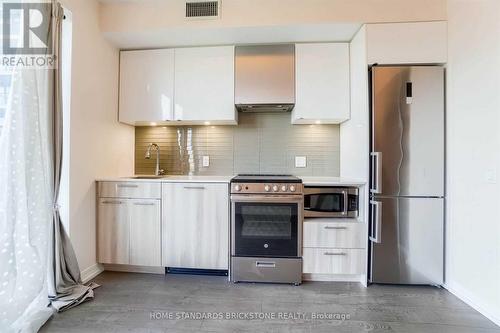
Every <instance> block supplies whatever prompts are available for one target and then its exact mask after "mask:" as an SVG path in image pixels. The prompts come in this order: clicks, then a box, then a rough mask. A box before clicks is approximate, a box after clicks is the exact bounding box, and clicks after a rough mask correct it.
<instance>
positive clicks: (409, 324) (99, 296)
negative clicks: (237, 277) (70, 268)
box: [41, 272, 500, 333]
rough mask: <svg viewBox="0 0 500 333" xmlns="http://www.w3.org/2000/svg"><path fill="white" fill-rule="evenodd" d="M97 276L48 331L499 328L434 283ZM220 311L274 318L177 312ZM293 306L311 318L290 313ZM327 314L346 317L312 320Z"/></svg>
mask: <svg viewBox="0 0 500 333" xmlns="http://www.w3.org/2000/svg"><path fill="white" fill-rule="evenodd" d="M95 282H97V283H99V284H101V285H102V286H101V287H100V288H98V289H96V290H95V299H94V300H93V301H90V302H88V303H85V304H83V305H81V306H79V307H77V308H74V309H71V310H69V311H67V312H64V313H61V314H57V315H55V316H54V317H53V318H52V319H50V320H49V321H48V322H47V323H46V324H45V326H44V327H43V328H42V330H41V331H42V332H405V333H406V332H429V333H431V332H432V333H441V332H445V333H447V332H449V333H465V332H467V333H469V332H500V328H499V327H497V326H495V325H494V324H493V323H492V322H490V321H489V320H488V319H486V318H485V317H483V316H482V315H480V314H479V313H478V312H476V311H474V310H473V309H471V308H470V307H469V306H467V305H466V304H465V303H463V302H461V301H460V300H459V299H457V298H456V297H454V296H453V295H451V294H450V293H449V292H447V291H446V290H443V289H436V288H431V287H399V286H382V285H374V286H371V287H369V288H363V287H362V286H360V285H359V284H357V283H329V282H309V283H304V284H303V285H301V286H299V287H293V286H288V285H270V284H232V283H229V282H227V280H226V278H224V277H205V276H188V275H166V276H162V275H150V274H131V273H114V272H105V273H103V274H101V275H99V276H98V277H97V278H95ZM221 312H222V313H223V314H222V315H226V313H229V315H241V316H244V315H248V316H250V315H252V314H253V315H255V316H262V315H267V316H268V318H267V319H233V320H226V319H218V318H215V319H210V318H205V319H199V320H197V319H176V317H177V316H184V315H186V316H188V315H189V316H202V315H204V316H205V317H207V316H209V314H213V313H216V316H219V315H221V314H220V313H221ZM291 313H300V314H301V315H305V316H306V318H291V319H290V318H285V316H291V315H292V314H291ZM320 313H328V314H334V315H335V314H336V315H338V316H341V315H344V317H345V318H346V319H345V320H335V319H315V320H313V319H311V316H312V315H313V314H320ZM272 315H274V316H275V318H271V316H272ZM162 316H163V318H162ZM168 316H172V317H173V319H168ZM152 317H154V318H157V319H152Z"/></svg>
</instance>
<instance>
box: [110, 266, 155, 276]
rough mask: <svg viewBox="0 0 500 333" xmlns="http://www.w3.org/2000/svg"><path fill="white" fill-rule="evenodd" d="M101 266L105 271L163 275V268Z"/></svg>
mask: <svg viewBox="0 0 500 333" xmlns="http://www.w3.org/2000/svg"><path fill="white" fill-rule="evenodd" d="M102 266H103V267H104V270H105V271H113V272H129V273H146V274H165V267H155V266H135V265H116V264H103V265H102Z"/></svg>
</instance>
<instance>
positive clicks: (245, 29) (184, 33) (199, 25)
mask: <svg viewBox="0 0 500 333" xmlns="http://www.w3.org/2000/svg"><path fill="white" fill-rule="evenodd" d="M102 2H103V4H102V9H101V27H102V31H103V33H104V34H105V36H106V37H107V38H108V39H109V40H110V41H112V42H113V43H114V44H115V45H118V46H119V47H120V48H155V47H169V46H180V45H181V46H187V45H211V44H235V43H236V44H240V43H244V44H252V43H276V42H314V41H316V42H317V41H345V42H348V41H350V40H351V39H352V36H353V35H354V34H355V32H356V31H357V30H358V29H359V27H360V26H361V24H362V23H371V22H405V21H414V22H416V21H435V20H445V19H446V0H383V1H381V0H348V1H346V0H223V1H222V9H221V17H220V18H218V19H215V20H211V19H208V20H207V19H201V20H196V19H186V18H185V17H184V15H185V0H169V1H164V0H150V1H143V0H142V1H141V0H123V1H121V0H118V1H116V0H107V1H102Z"/></svg>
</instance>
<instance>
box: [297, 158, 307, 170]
mask: <svg viewBox="0 0 500 333" xmlns="http://www.w3.org/2000/svg"><path fill="white" fill-rule="evenodd" d="M295 167H296V168H306V167H307V157H306V156H295Z"/></svg>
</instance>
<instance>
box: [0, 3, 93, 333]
mask: <svg viewBox="0 0 500 333" xmlns="http://www.w3.org/2000/svg"><path fill="white" fill-rule="evenodd" d="M0 4H1V1H0ZM46 10H47V13H45V16H44V17H49V18H50V21H51V24H50V25H49V27H48V29H50V32H51V33H52V38H53V42H54V48H53V49H54V52H55V54H56V55H57V58H56V59H57V61H58V62H59V66H58V67H56V69H43V68H29V69H28V68H16V69H15V70H14V73H13V77H12V89H11V94H10V96H9V101H8V105H7V112H6V118H5V123H4V128H3V130H2V132H1V136H0V331H1V332H4V331H5V332H36V331H38V329H39V328H40V327H41V326H42V325H43V323H45V321H46V320H47V319H48V318H50V316H51V315H52V314H53V312H54V311H63V310H65V309H67V308H70V307H72V306H75V305H78V304H80V303H81V302H83V301H85V300H87V299H89V298H91V297H93V292H92V288H93V287H94V285H91V286H83V285H82V284H81V280H80V271H79V268H78V263H77V261H76V256H75V254H74V251H73V248H72V246H71V242H70V240H69V238H68V236H67V234H66V232H65V231H64V229H63V226H62V223H61V220H60V216H59V207H58V205H57V198H58V196H57V193H58V190H59V182H60V173H61V170H60V168H61V153H62V107H61V99H62V98H61V82H60V81H61V73H60V71H59V69H60V45H61V44H60V43H61V41H60V36H61V23H62V18H63V9H62V7H61V5H60V4H59V3H57V2H56V1H53V2H52V3H49V4H47V6H46ZM47 34H48V35H49V31H47ZM50 305H52V306H50Z"/></svg>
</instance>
